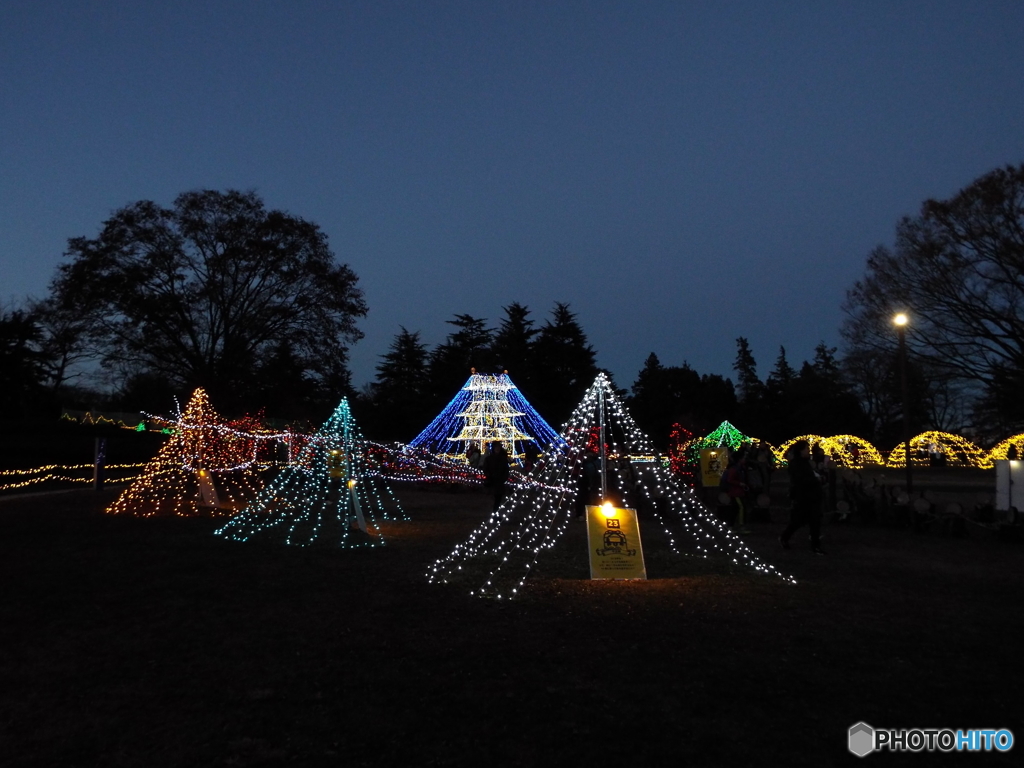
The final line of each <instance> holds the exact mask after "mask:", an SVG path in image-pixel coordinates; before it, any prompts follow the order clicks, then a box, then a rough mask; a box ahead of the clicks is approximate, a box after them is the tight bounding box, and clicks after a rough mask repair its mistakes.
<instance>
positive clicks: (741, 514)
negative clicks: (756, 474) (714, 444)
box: [721, 448, 748, 532]
mask: <svg viewBox="0 0 1024 768" xmlns="http://www.w3.org/2000/svg"><path fill="white" fill-rule="evenodd" d="M721 487H722V490H724V491H725V493H726V494H728V496H729V502H730V504H729V506H730V507H731V508H732V511H733V521H734V523H735V524H736V525H738V526H739V528H740V530H741V532H742V531H745V528H744V526H745V524H746V510H745V509H744V508H743V500H744V499H745V498H746V496H747V490H748V485H747V449H746V448H739V449H738V450H737V451H736V452H735V453H734V454H733V455H732V456H731V457H730V458H729V466H728V467H727V468H726V470H725V474H724V475H722V485H721Z"/></svg>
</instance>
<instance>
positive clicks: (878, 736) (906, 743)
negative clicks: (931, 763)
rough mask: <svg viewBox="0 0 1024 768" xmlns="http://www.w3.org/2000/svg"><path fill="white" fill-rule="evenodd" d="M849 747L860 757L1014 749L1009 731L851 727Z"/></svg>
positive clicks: (862, 725) (998, 729) (999, 729)
mask: <svg viewBox="0 0 1024 768" xmlns="http://www.w3.org/2000/svg"><path fill="white" fill-rule="evenodd" d="M848 735H849V740H848V742H847V747H848V748H849V750H850V751H851V752H852V753H853V754H855V755H856V756H857V757H864V756H865V755H868V754H870V753H872V752H875V751H881V750H883V749H887V750H889V751H890V752H922V751H924V752H935V751H936V750H938V751H939V752H991V751H992V750H995V751H997V752H1007V751H1009V749H1010V747H1012V746H1013V733H1012V732H1011V731H1010V729H1009V728H972V729H970V730H967V731H964V730H953V729H951V728H899V729H897V728H872V727H871V726H870V725H868V724H867V723H857V724H856V725H852V726H850V732H849V734H848Z"/></svg>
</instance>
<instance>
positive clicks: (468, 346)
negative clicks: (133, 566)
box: [424, 315, 494, 426]
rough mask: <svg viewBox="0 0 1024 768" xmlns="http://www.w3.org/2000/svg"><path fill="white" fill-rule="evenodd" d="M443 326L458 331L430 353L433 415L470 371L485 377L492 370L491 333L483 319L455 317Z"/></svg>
mask: <svg viewBox="0 0 1024 768" xmlns="http://www.w3.org/2000/svg"><path fill="white" fill-rule="evenodd" d="M446 322H447V323H448V324H449V325H453V326H455V328H456V329H457V330H455V331H452V332H451V333H450V334H448V338H447V339H446V340H445V341H444V343H443V344H440V345H438V346H437V347H435V348H434V351H433V352H431V353H430V362H429V382H430V384H429V388H428V389H429V392H428V394H429V395H430V402H431V408H432V409H433V410H434V411H435V412H436V411H438V410H440V408H442V407H443V406H444V405H445V403H447V402H448V401H449V400H451V399H452V398H453V397H454V396H455V393H456V392H458V390H459V388H460V387H461V386H462V385H463V384H465V383H466V379H468V378H469V375H470V371H471V369H473V368H476V369H477V371H478V372H480V373H488V372H490V369H491V368H493V367H494V356H493V353H492V351H491V344H492V342H493V340H494V329H493V328H488V327H487V320H486V319H485V318H481V317H473V316H472V315H455V319H454V320H447V321H446ZM424 426H426V425H424Z"/></svg>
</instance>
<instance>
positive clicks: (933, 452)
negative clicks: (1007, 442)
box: [885, 430, 992, 469]
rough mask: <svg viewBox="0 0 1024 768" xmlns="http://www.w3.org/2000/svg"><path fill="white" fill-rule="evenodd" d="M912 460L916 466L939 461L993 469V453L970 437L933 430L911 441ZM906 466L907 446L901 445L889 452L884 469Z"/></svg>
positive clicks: (951, 465)
mask: <svg viewBox="0 0 1024 768" xmlns="http://www.w3.org/2000/svg"><path fill="white" fill-rule="evenodd" d="M910 461H911V462H912V463H913V465H914V466H927V465H929V464H931V463H932V462H935V461H939V462H941V463H943V464H944V465H945V466H949V467H978V468H981V469H989V468H991V467H992V459H991V456H990V454H988V453H986V452H985V451H983V450H982V449H981V448H979V447H978V446H976V445H975V444H974V443H972V442H971V441H970V440H968V439H967V438H965V437H961V436H960V435H954V434H952V433H950V432H937V431H934V430H933V431H929V432H922V433H921V434H919V435H915V436H914V437H912V438H910ZM906 465H907V460H906V443H900V444H899V445H897V446H896V447H895V448H893V449H892V451H891V452H890V453H889V457H888V459H886V462H885V466H887V467H894V468H895V467H905V466H906Z"/></svg>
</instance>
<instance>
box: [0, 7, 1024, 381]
mask: <svg viewBox="0 0 1024 768" xmlns="http://www.w3.org/2000/svg"><path fill="white" fill-rule="evenodd" d="M158 5H161V6H164V7H162V8H156V7H155V6H158ZM1022 36H1024V3H1020V2H960V3H953V2H919V3H908V2H856V3H834V4H826V3H821V2H810V3H794V2H786V3H763V2H750V3H702V4H697V3H686V2H668V3H655V2H643V3H636V2H621V3H605V2H591V3H584V2H574V3H559V2H551V1H547V2H537V3H513V2H507V3H496V2H467V3H441V2H408V3H386V2H366V3H341V2H317V3H314V2H301V1H293V2H215V1H209V2H196V3H184V2H177V3H163V4H156V3H137V2H94V3H87V2H75V3H72V2H64V3H47V2H37V1H35V0H33V1H22V0H8V1H7V2H5V3H3V4H2V5H0V301H3V302H4V303H5V304H6V303H8V302H10V301H11V300H18V299H20V298H21V297H23V296H25V295H29V294H30V295H35V296H41V295H42V294H44V293H45V290H46V286H47V283H48V281H49V279H50V277H51V275H52V273H53V270H54V267H55V266H56V265H57V264H58V263H59V262H60V260H61V253H62V252H63V249H64V246H65V244H66V240H67V238H69V237H73V236H79V235H86V236H94V235H95V234H96V233H97V232H98V230H99V227H100V225H101V223H102V221H103V220H104V219H105V218H107V216H108V215H109V214H110V213H111V212H112V211H113V210H114V209H116V208H119V207H121V206H123V205H125V204H127V203H129V202H132V201H135V200H139V199H151V200H155V201H157V202H159V203H162V204H165V205H169V204H170V203H171V201H172V200H173V199H174V197H175V196H176V195H177V194H178V193H180V192H182V191H185V190H189V189H197V188H212V189H226V188H241V189H255V190H257V191H258V192H259V193H260V194H261V195H262V196H263V197H264V199H265V200H266V202H267V204H268V205H269V206H271V207H275V208H281V209H284V210H287V211H290V212H291V213H294V214H296V215H299V216H302V217H304V218H307V219H310V220H313V221H315V222H317V223H318V224H320V225H321V226H322V227H323V229H324V231H325V232H326V233H327V235H328V237H329V238H330V242H331V246H332V248H333V249H334V251H335V253H337V255H338V257H339V258H340V259H341V260H342V261H344V262H347V263H348V264H350V265H351V266H352V267H353V269H354V270H355V271H356V273H357V274H358V275H359V277H360V284H361V286H362V288H363V289H364V291H365V293H366V298H367V301H368V303H369V306H370V314H369V316H368V317H367V318H366V319H365V320H364V321H363V322H362V323H361V328H362V329H363V330H364V332H365V333H366V338H365V339H363V341H361V342H360V343H359V344H358V345H356V347H355V348H354V349H353V352H352V368H353V373H354V379H355V383H356V384H357V385H358V384H362V383H364V382H366V381H368V380H370V379H371V378H372V377H373V367H374V365H375V364H376V362H377V359H378V356H379V355H380V354H382V353H384V352H385V351H386V350H387V347H388V345H389V344H390V342H391V340H392V338H393V336H394V334H395V333H397V332H398V330H399V326H400V325H404V326H406V327H407V328H409V329H410V330H420V331H422V333H423V337H424V339H425V340H426V341H428V342H429V343H431V344H434V343H437V342H439V341H441V340H442V339H443V338H444V336H445V334H446V333H447V331H448V329H449V326H446V325H445V322H444V321H445V320H447V319H450V318H451V316H452V315H453V314H454V313H469V314H473V315H477V316H484V317H488V318H490V319H491V320H492V321H493V322H494V323H495V324H497V321H498V320H499V319H500V315H501V306H502V305H505V304H508V303H510V302H512V301H520V302H522V303H525V304H526V305H528V306H529V307H530V308H531V309H533V310H534V316H535V317H536V318H537V320H538V322H539V321H542V320H543V319H544V318H545V317H546V316H547V314H548V311H549V310H550V308H551V306H552V305H553V304H554V302H555V301H567V302H570V303H571V304H572V307H573V309H574V310H575V311H576V312H577V313H578V314H579V318H580V320H581V322H582V324H583V326H584V328H585V329H586V330H587V332H588V333H589V334H590V338H591V341H592V343H593V344H594V346H595V348H596V349H597V351H598V363H599V365H601V366H604V367H607V368H610V369H611V370H612V371H613V372H614V374H615V375H616V378H617V380H618V383H619V384H620V385H624V386H628V385H629V384H630V383H631V382H632V381H633V379H634V378H635V375H636V373H637V371H638V370H639V368H640V366H641V365H642V363H643V360H644V358H645V357H646V356H647V354H648V353H650V352H651V351H654V352H657V354H658V355H659V357H660V358H661V360H662V362H663V363H665V364H679V363H682V362H683V360H687V361H689V362H690V364H691V365H693V366H694V367H695V368H696V369H697V370H698V371H700V372H702V373H708V372H714V373H721V374H726V375H731V374H732V371H731V365H732V361H733V359H734V357H735V338H736V337H737V336H741V335H742V336H746V337H747V338H748V339H750V341H751V344H752V346H753V350H754V354H755V356H756V357H757V359H758V362H759V365H760V372H761V373H762V375H764V374H766V373H767V372H768V369H769V368H770V367H771V364H772V363H773V361H774V359H775V357H776V355H777V353H778V347H779V345H780V344H781V345H784V346H785V347H786V349H787V352H788V356H789V359H790V361H791V362H792V363H793V364H798V363H799V362H800V361H802V360H803V359H805V358H808V357H810V356H811V355H812V353H813V348H814V346H815V344H816V343H817V342H818V341H819V340H822V339H824V340H825V341H827V342H829V343H831V344H836V343H838V341H839V337H838V327H839V324H840V321H841V312H840V308H839V305H840V302H841V301H842V298H843V295H844V292H845V290H846V289H847V288H848V287H849V285H850V284H851V283H852V282H853V281H854V280H855V279H857V278H858V277H859V276H860V275H861V274H862V271H863V265H864V260H865V258H866V256H867V254H868V252H869V251H870V250H871V248H872V247H874V246H875V245H878V244H880V243H889V242H891V240H892V235H893V229H894V226H895V223H896V221H897V219H898V218H899V217H900V216H902V215H905V214H914V213H915V212H916V211H917V210H918V208H919V206H920V203H921V201H922V200H924V199H925V198H927V197H948V196H950V195H952V194H953V193H955V192H956V191H957V190H958V189H960V188H961V187H963V186H964V185H966V184H968V183H970V182H971V181H972V180H973V179H975V178H976V177H978V176H980V175H981V174H983V173H985V172H987V171H989V170H991V169H992V168H995V167H997V166H1000V165H1006V164H1008V163H1014V164H1016V163H1019V162H1022V161H1024V45H1022V43H1021V39H1022ZM511 373H512V375H513V379H514V378H515V372H514V371H512V372H511Z"/></svg>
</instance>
